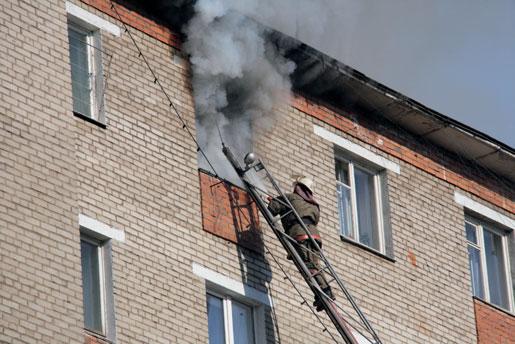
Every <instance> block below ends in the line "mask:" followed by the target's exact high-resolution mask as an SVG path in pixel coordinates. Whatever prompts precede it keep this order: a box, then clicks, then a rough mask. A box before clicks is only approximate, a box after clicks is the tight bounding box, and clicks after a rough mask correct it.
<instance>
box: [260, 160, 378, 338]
mask: <svg viewBox="0 0 515 344" xmlns="http://www.w3.org/2000/svg"><path fill="white" fill-rule="evenodd" d="M260 164H261V167H262V168H263V170H264V171H265V173H266V176H267V178H268V180H269V181H270V182H271V183H272V186H273V187H274V189H275V190H276V191H277V192H278V193H279V195H280V198H281V200H282V201H283V202H284V203H287V204H288V206H289V208H290V210H291V211H292V212H293V214H294V215H295V218H296V220H297V222H298V224H300V226H301V227H302V229H303V230H304V232H305V234H307V236H308V239H309V240H310V241H311V242H312V244H313V245H314V246H315V248H316V249H317V250H318V252H317V253H318V254H319V256H320V258H321V259H322V260H323V261H324V263H325V265H326V266H327V267H328V268H329V271H330V272H331V274H332V275H333V277H334V278H335V280H336V283H337V284H338V286H339V287H340V289H341V290H342V291H343V292H344V294H345V296H346V298H347V299H348V300H349V302H350V304H351V305H352V308H354V310H355V311H356V313H357V314H358V315H359V317H360V319H361V321H363V323H364V324H365V326H366V327H367V329H368V331H369V332H370V334H372V336H373V337H374V340H375V341H376V343H377V344H381V340H380V339H379V336H378V335H377V333H376V332H375V330H374V329H373V328H372V325H370V323H369V322H368V319H367V318H366V317H365V315H364V314H363V312H362V311H361V309H360V308H359V307H358V305H357V303H356V301H355V300H354V298H353V297H352V295H351V294H350V292H349V291H348V290H347V288H346V287H345V285H344V284H343V282H342V281H341V279H340V278H339V277H338V275H337V274H336V271H334V268H333V267H332V265H331V264H330V262H329V260H328V259H327V258H326V257H325V255H324V253H323V251H322V249H321V247H320V246H319V245H318V243H317V241H316V240H315V239H313V237H312V236H311V233H310V232H309V230H308V228H307V227H306V225H305V223H304V221H302V218H301V217H300V216H299V214H298V213H297V211H296V210H295V209H294V208H293V206H292V204H291V203H290V201H289V199H288V198H287V197H286V195H285V194H284V193H283V191H282V190H281V188H280V187H279V185H278V184H277V182H276V181H275V179H274V178H273V176H272V175H271V173H270V172H269V171H268V169H267V168H266V166H265V165H264V164H263V162H262V161H260Z"/></svg>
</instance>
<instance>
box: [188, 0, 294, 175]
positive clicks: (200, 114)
mask: <svg viewBox="0 0 515 344" xmlns="http://www.w3.org/2000/svg"><path fill="white" fill-rule="evenodd" d="M194 9H195V15H194V17H193V18H192V19H191V20H190V22H189V23H188V24H187V26H186V28H185V33H186V35H187V41H186V43H185V45H184V48H185V50H186V52H187V53H188V54H190V61H191V64H192V70H193V79H192V83H193V93H194V97H195V107H196V113H197V131H198V134H197V136H198V141H199V145H200V146H201V148H202V149H203V151H204V153H205V154H206V155H207V157H208V159H209V161H210V163H211V164H213V167H214V169H215V170H216V172H217V173H218V174H219V175H220V176H222V177H224V178H228V179H231V180H232V179H233V178H232V177H233V176H234V173H233V172H234V171H232V168H231V167H230V166H229V165H228V163H227V161H226V159H225V157H224V156H223V153H222V150H221V148H222V145H221V141H220V137H219V136H220V135H219V134H221V136H222V137H223V140H224V142H225V143H226V145H228V146H230V147H231V148H232V149H233V152H234V153H235V154H236V155H237V156H238V157H239V158H241V157H242V155H244V154H245V153H247V152H248V151H250V150H251V149H252V140H253V133H255V132H256V129H262V130H266V129H267V128H270V127H271V126H273V125H274V123H275V121H276V120H277V118H276V115H275V112H274V107H275V106H277V105H279V104H285V103H286V104H287V103H288V101H289V98H290V95H291V83H290V80H289V75H290V74H291V73H292V72H293V71H294V69H295V64H294V63H293V62H291V61H288V60H286V59H285V58H284V57H282V56H281V54H280V53H279V52H278V51H277V49H276V48H275V46H274V45H273V44H271V43H270V42H268V41H267V39H266V36H267V29H266V28H265V27H264V26H263V25H260V24H258V23H257V22H256V21H254V20H253V19H250V18H249V17H248V16H245V15H243V13H246V14H247V15H248V14H249V13H250V14H252V13H255V11H257V10H258V1H257V0H199V1H197V2H196V3H195V7H194ZM218 128H219V129H220V133H219V132H218ZM258 131H259V130H258ZM200 166H201V167H202V168H206V169H209V170H211V168H210V166H209V165H208V164H207V162H206V161H205V159H204V158H203V157H202V156H200Z"/></svg>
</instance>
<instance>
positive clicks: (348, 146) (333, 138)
mask: <svg viewBox="0 0 515 344" xmlns="http://www.w3.org/2000/svg"><path fill="white" fill-rule="evenodd" d="M313 130H314V133H315V134H316V135H318V136H320V137H322V138H323V139H326V140H327V141H329V142H332V143H334V144H335V145H337V146H339V147H341V148H343V149H345V150H347V151H349V152H351V153H353V154H356V155H358V156H360V157H362V158H363V159H365V160H368V161H370V162H371V163H373V164H375V165H378V166H381V167H383V168H386V169H387V170H390V171H392V172H395V173H397V174H400V173H401V167H400V166H399V164H397V163H395V162H393V161H390V160H388V159H386V158H383V157H382V156H380V155H377V154H376V153H374V152H371V151H369V150H368V149H366V148H364V147H361V146H360V145H358V144H355V143H354V142H351V141H349V140H347V139H345V138H343V137H341V136H338V135H336V134H333V133H332V132H330V131H329V130H327V129H325V128H322V127H320V126H318V125H313Z"/></svg>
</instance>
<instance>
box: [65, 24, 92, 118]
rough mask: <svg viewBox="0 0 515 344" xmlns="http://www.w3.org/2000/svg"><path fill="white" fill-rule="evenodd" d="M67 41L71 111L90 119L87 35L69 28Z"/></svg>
mask: <svg viewBox="0 0 515 344" xmlns="http://www.w3.org/2000/svg"><path fill="white" fill-rule="evenodd" d="M68 39H69V41H70V64H71V74H72V96H73V111H75V112H78V113H81V114H83V115H85V116H88V117H91V82H90V72H89V56H88V54H89V49H88V43H87V42H88V35H87V34H86V33H83V32H79V31H77V30H75V29H73V28H69V30H68Z"/></svg>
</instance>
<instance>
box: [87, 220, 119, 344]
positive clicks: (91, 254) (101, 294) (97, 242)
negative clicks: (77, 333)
mask: <svg viewBox="0 0 515 344" xmlns="http://www.w3.org/2000/svg"><path fill="white" fill-rule="evenodd" d="M80 253H81V268H82V304H83V313H84V328H85V329H86V330H87V331H90V332H93V333H95V334H97V335H100V336H102V337H104V338H106V339H108V340H110V341H111V342H114V341H115V338H116V329H115V315H114V298H113V282H112V268H111V265H112V264H111V240H110V239H109V238H105V237H102V238H100V236H99V235H98V233H96V232H94V231H93V230H90V229H87V228H84V227H81V236H80Z"/></svg>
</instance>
